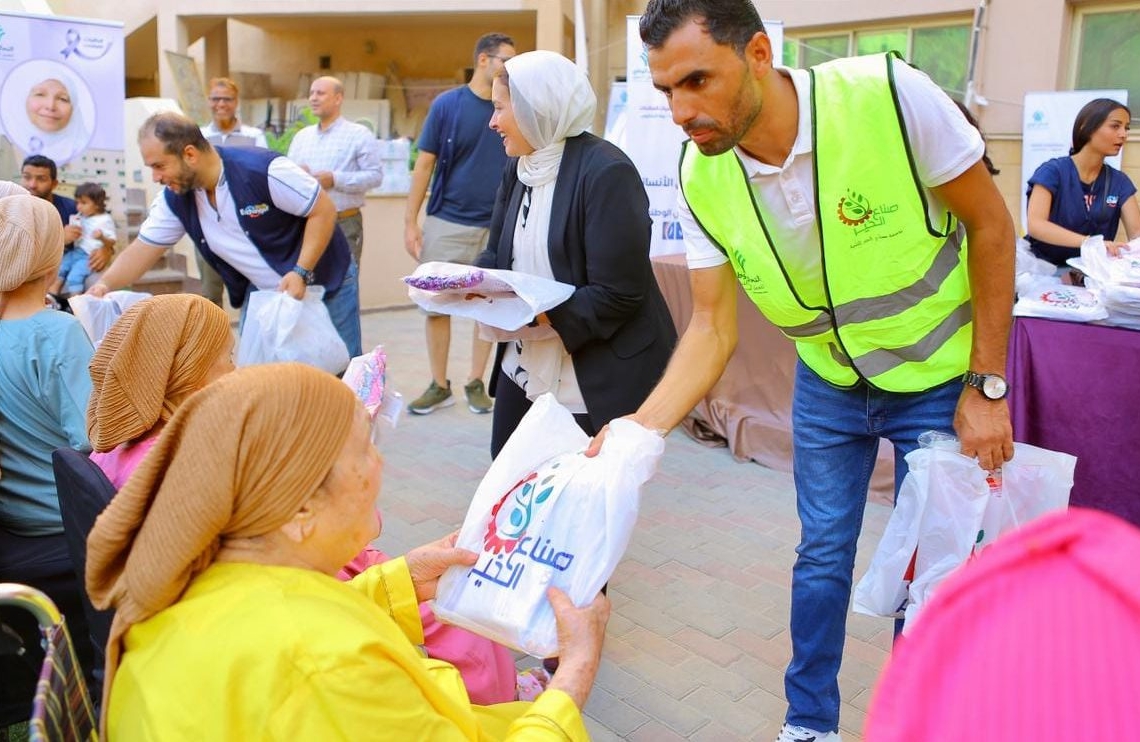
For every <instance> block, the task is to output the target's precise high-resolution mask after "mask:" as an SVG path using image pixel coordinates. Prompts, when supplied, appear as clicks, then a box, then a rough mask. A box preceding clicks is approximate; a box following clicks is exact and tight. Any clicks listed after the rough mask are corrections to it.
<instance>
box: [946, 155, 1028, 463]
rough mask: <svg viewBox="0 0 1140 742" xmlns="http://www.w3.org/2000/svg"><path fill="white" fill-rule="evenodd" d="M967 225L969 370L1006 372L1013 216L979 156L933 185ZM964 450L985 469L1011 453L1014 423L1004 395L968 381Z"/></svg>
mask: <svg viewBox="0 0 1140 742" xmlns="http://www.w3.org/2000/svg"><path fill="white" fill-rule="evenodd" d="M932 190H933V191H934V193H935V194H936V195H937V197H938V198H939V199H940V200H941V201H942V203H944V204H946V206H947V207H948V208H949V209H950V211H951V212H952V213H953V214H954V215H955V216H957V217H958V219H959V220H960V221H961V222H962V224H963V225H964V226H965V228H966V244H967V259H966V260H967V265H966V267H967V270H968V271H969V275H970V295H971V301H972V306H973V319H974V325H973V328H974V330H973V339H972V344H971V348H970V370H971V371H974V372H976V373H979V374H1001V375H1002V376H1004V375H1005V372H1006V371H1005V360H1006V348H1007V346H1008V343H1009V328H1010V324H1011V323H1012V321H1013V262H1014V242H1015V238H1014V233H1013V219H1012V218H1011V217H1010V215H1009V209H1007V208H1006V206H1005V202H1004V201H1003V200H1002V197H1001V194H1000V193H999V192H998V190H997V186H996V185H994V181H993V178H992V177H991V176H990V174H989V172H988V171H987V170H986V168H985V166H984V165H983V164H982V163H981V161H979V162H976V163H974V165H973V166H971V167H970V168H969V169H968V170H966V171H965V172H964V173H962V174H961V175H959V176H958V177H957V178H954V179H953V180H951V181H950V182H948V183H945V184H943V185H940V186H937V187H935V188H933V189H932ZM954 430H955V432H956V433H957V434H958V441H959V443H960V445H961V450H962V453H963V454H965V455H966V456H971V457H977V459H978V464H979V465H980V466H981V467H982V468H983V469H986V470H990V469H995V468H997V467H999V466H1001V465H1002V463H1003V462H1005V461H1009V460H1010V459H1011V458H1012V457H1013V427H1012V425H1011V424H1010V419H1009V405H1008V404H1006V401H1005V400H1004V399H1000V400H991V399H987V398H986V397H985V396H984V395H983V394H982V393H981V391H979V390H978V389H975V388H973V387H968V386H967V387H965V388H964V389H963V390H962V395H961V396H960V397H959V399H958V409H957V410H956V412H955V413H954Z"/></svg>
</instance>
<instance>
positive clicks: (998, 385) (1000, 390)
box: [982, 374, 1007, 399]
mask: <svg viewBox="0 0 1140 742" xmlns="http://www.w3.org/2000/svg"><path fill="white" fill-rule="evenodd" d="M1006 391H1007V385H1006V383H1005V379H1003V378H1002V377H1000V376H998V375H997V374H990V375H989V376H986V377H985V381H983V382H982V394H984V395H986V396H987V397H988V398H990V399H1001V398H1002V397H1004V396H1005V393H1006Z"/></svg>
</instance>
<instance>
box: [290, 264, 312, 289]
mask: <svg viewBox="0 0 1140 742" xmlns="http://www.w3.org/2000/svg"><path fill="white" fill-rule="evenodd" d="M290 270H291V271H292V272H293V273H296V274H297V275H298V276H300V277H301V278H302V279H304V281H305V285H306V286H309V285H312V283H313V272H312V271H311V270H309V269H308V268H304V267H302V266H299V265H295V266H293V267H292V268H291V269H290Z"/></svg>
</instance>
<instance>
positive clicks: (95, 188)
mask: <svg viewBox="0 0 1140 742" xmlns="http://www.w3.org/2000/svg"><path fill="white" fill-rule="evenodd" d="M75 198H76V199H80V198H85V199H87V200H88V201H90V202H91V203H93V204H95V205H96V206H98V207H99V213H103V212H104V211H106V210H107V192H106V191H104V190H103V186H101V185H99V184H98V183H83V184H82V185H80V186H79V187H78V188H76V189H75Z"/></svg>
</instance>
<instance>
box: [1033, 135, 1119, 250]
mask: <svg viewBox="0 0 1140 742" xmlns="http://www.w3.org/2000/svg"><path fill="white" fill-rule="evenodd" d="M1035 185H1039V186H1041V187H1042V188H1044V189H1045V190H1047V191H1049V192H1050V193H1052V194H1053V203H1052V205H1051V206H1050V207H1049V221H1051V222H1053V223H1054V224H1056V225H1058V226H1061V227H1064V228H1065V229H1069V230H1072V231H1073V232H1077V233H1078V234H1083V235H1090V236H1091V235H1094V234H1099V235H1101V236H1102V237H1104V238H1105V239H1106V240H1115V239H1116V233H1117V230H1118V229H1119V228H1120V210H1121V208H1123V206H1124V204H1125V202H1127V201H1128V199H1130V198H1132V196H1133V195H1134V194H1135V193H1136V186H1134V185H1133V184H1132V181H1131V180H1129V178H1128V176H1127V175H1125V174H1124V173H1122V172H1120V171H1119V170H1117V169H1115V168H1112V167H1109V165H1108V163H1105V165H1104V167H1103V168H1102V169H1101V173H1100V175H1098V176H1097V179H1096V181H1095V182H1093V183H1082V182H1081V178H1080V174H1079V173H1078V172H1077V166H1076V165H1075V164H1074V163H1073V160H1072V158H1071V157H1057V158H1055V159H1052V160H1048V161H1046V162H1044V163H1042V165H1041V167H1039V168H1037V171H1036V172H1035V173H1033V177H1032V178H1030V179H1029V190H1028V191H1027V193H1032V192H1033V186H1035ZM1026 239H1027V240H1028V241H1029V246H1030V248H1031V249H1032V250H1033V254H1034V255H1036V256H1037V257H1039V258H1041V259H1042V260H1048V261H1049V262H1050V263H1053V264H1054V265H1065V261H1066V260H1067V259H1068V258H1075V257H1077V256H1078V255H1079V254H1080V253H1079V252H1078V251H1077V250H1075V249H1074V248H1071V247H1064V246H1059V245H1052V244H1050V243H1048V242H1043V241H1041V240H1038V239H1036V238H1034V237H1032V236H1030V235H1026Z"/></svg>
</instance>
